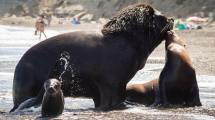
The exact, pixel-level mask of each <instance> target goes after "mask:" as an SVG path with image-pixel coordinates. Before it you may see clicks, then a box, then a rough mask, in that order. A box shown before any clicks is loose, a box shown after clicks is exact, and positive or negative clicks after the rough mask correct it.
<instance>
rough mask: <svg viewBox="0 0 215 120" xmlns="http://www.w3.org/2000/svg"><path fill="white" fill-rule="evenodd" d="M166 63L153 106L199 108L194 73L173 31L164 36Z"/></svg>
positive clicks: (186, 54) (182, 45) (187, 56)
mask: <svg viewBox="0 0 215 120" xmlns="http://www.w3.org/2000/svg"><path fill="white" fill-rule="evenodd" d="M165 48H166V63H165V66H164V68H163V70H162V72H161V74H160V77H159V89H158V90H157V91H156V92H157V94H158V95H156V99H155V103H154V104H153V106H159V105H161V106H164V107H165V106H168V105H170V104H172V105H184V106H185V107H193V106H201V102H200V98H199V88H198V84H197V81H196V73H195V70H194V68H193V66H192V62H191V59H190V57H189V55H188V52H187V51H186V49H185V43H184V41H183V40H182V38H180V37H179V36H178V35H177V34H176V33H175V32H174V31H168V32H167V36H166V43H165Z"/></svg>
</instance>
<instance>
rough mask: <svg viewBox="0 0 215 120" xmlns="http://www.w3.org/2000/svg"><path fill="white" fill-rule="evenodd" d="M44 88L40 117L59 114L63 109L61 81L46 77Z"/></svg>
mask: <svg viewBox="0 0 215 120" xmlns="http://www.w3.org/2000/svg"><path fill="white" fill-rule="evenodd" d="M44 88H45V93H44V95H43V100H42V111H41V112H42V117H50V116H57V115H60V114H61V113H62V112H63V109H64V96H63V92H62V90H61V82H60V81H59V80H57V79H48V80H47V81H45V83H44Z"/></svg>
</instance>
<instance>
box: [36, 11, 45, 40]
mask: <svg viewBox="0 0 215 120" xmlns="http://www.w3.org/2000/svg"><path fill="white" fill-rule="evenodd" d="M35 28H36V30H35V35H37V32H40V37H39V38H40V39H41V33H43V35H44V36H45V37H46V34H45V32H44V29H45V22H44V16H43V15H40V16H39V18H38V19H37V20H36V23H35ZM46 38H47V37H46Z"/></svg>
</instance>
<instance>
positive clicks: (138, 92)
mask: <svg viewBox="0 0 215 120" xmlns="http://www.w3.org/2000/svg"><path fill="white" fill-rule="evenodd" d="M157 87H158V79H154V80H150V81H148V82H146V83H143V84H128V85H127V87H126V101H127V102H129V103H130V102H135V103H140V104H143V105H146V106H149V105H151V104H152V103H154V100H155V96H156V95H155V94H156V88H157Z"/></svg>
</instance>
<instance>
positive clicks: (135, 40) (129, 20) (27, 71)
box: [11, 4, 173, 111]
mask: <svg viewBox="0 0 215 120" xmlns="http://www.w3.org/2000/svg"><path fill="white" fill-rule="evenodd" d="M172 26H173V22H172V20H170V19H167V18H166V17H165V16H164V15H161V14H160V13H159V12H158V11H156V10H154V9H153V8H152V7H151V6H148V5H144V4H137V5H133V6H129V7H127V8H125V9H123V10H122V11H120V12H119V13H118V14H117V15H116V16H114V17H113V18H111V20H110V21H109V22H108V23H107V24H105V25H104V27H103V29H102V34H98V33H97V34H96V33H93V34H89V33H85V32H72V33H66V34H62V35H58V36H55V37H52V38H49V39H47V40H45V41H42V42H40V43H38V44H37V45H35V46H33V47H32V48H30V49H29V50H28V51H27V52H26V53H25V54H24V55H23V57H22V58H21V60H20V61H19V63H18V64H17V66H16V69H15V74H14V80H13V101H14V107H13V109H12V110H11V111H13V110H14V109H16V108H17V107H18V106H19V104H20V103H22V102H23V101H25V100H26V99H29V98H32V97H35V96H37V95H38V93H39V91H40V90H41V88H42V86H43V84H44V82H45V80H47V79H48V74H49V72H50V71H51V68H52V66H54V64H55V60H56V58H57V56H58V55H59V54H60V53H61V52H62V51H67V52H68V53H69V54H70V57H71V58H70V61H69V62H70V64H71V69H70V71H72V72H70V73H74V74H65V77H64V79H65V82H64V83H63V85H65V88H67V89H66V90H65V89H63V88H62V90H63V93H64V96H72V95H74V94H75V95H76V96H86V95H87V97H91V98H92V99H93V100H94V103H95V107H96V108H97V109H100V110H108V109H112V108H114V107H115V106H117V105H119V104H121V103H122V102H123V101H124V100H125V97H126V84H127V83H128V82H129V81H130V80H131V78H132V77H133V76H134V75H135V74H136V72H137V71H138V70H140V69H142V68H143V67H144V65H145V62H146V60H147V58H148V56H149V55H150V54H151V52H152V51H153V50H154V48H156V47H157V46H158V45H159V44H160V43H161V41H163V40H164V37H165V34H166V31H168V30H170V29H172ZM70 78H72V79H70ZM76 82H79V83H78V85H80V86H79V87H77V86H76V85H75V83H76ZM67 83H70V84H69V85H67ZM73 83H74V84H73ZM71 84H72V85H73V87H77V89H76V90H78V92H74V91H72V90H70V88H72V87H71V86H70V85H71ZM63 85H62V86H63ZM78 88H80V89H78ZM82 88H84V89H82ZM76 93H77V94H76Z"/></svg>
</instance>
